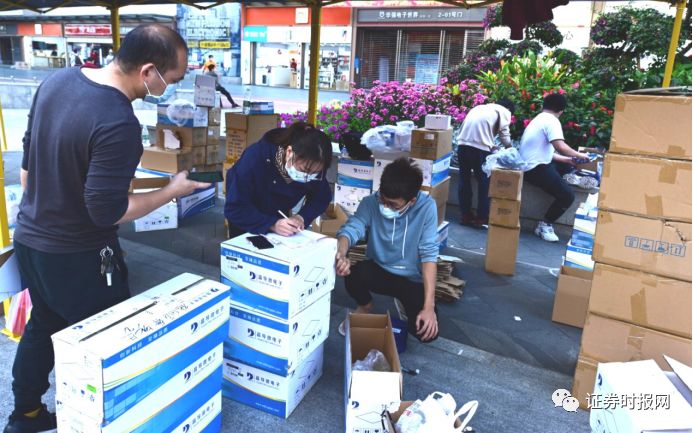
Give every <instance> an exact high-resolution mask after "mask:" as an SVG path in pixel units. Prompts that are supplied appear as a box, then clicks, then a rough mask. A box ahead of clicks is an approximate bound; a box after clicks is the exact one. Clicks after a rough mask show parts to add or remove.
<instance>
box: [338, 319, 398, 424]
mask: <svg viewBox="0 0 693 433" xmlns="http://www.w3.org/2000/svg"><path fill="white" fill-rule="evenodd" d="M345 341H346V350H345V356H346V361H345V364H344V369H345V375H344V378H345V380H344V402H345V404H346V431H348V432H354V431H378V430H380V429H381V428H382V413H383V412H384V411H386V410H387V411H389V410H396V408H398V407H399V405H400V402H401V400H402V367H401V365H400V363H399V355H398V354H397V347H396V345H395V337H394V335H393V333H392V322H391V321H390V316H389V314H349V315H348V316H347V323H346V340H345ZM371 349H377V350H379V351H381V352H382V353H383V354H384V355H385V357H386V358H387V360H388V362H389V363H390V365H391V366H392V371H389V372H379V371H352V365H353V363H354V362H355V361H356V360H359V359H363V358H365V357H366V355H367V354H368V352H369V351H370V350H371ZM359 429H360V430H359Z"/></svg>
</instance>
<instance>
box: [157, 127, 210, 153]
mask: <svg viewBox="0 0 693 433" xmlns="http://www.w3.org/2000/svg"><path fill="white" fill-rule="evenodd" d="M156 135H157V139H156V147H158V148H160V149H172V150H175V149H192V148H193V147H197V146H206V145H207V128H185V127H178V126H170V125H157V126H156Z"/></svg>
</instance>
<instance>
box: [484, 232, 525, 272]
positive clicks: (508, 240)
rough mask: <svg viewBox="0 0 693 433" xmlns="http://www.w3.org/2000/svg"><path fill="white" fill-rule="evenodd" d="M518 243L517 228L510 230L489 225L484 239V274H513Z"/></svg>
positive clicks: (518, 234)
mask: <svg viewBox="0 0 693 433" xmlns="http://www.w3.org/2000/svg"><path fill="white" fill-rule="evenodd" d="M519 243H520V229H519V228H515V229H510V228H507V227H499V226H493V225H489V226H488V237H487V239H486V261H485V268H486V272H491V273H494V274H501V275H513V274H515V261H516V260H517V247H518V245H519Z"/></svg>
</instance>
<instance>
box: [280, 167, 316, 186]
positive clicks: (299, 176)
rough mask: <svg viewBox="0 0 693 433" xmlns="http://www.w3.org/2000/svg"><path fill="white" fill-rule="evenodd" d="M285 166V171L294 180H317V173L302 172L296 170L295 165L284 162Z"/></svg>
mask: <svg viewBox="0 0 693 433" xmlns="http://www.w3.org/2000/svg"><path fill="white" fill-rule="evenodd" d="M285 168H286V173H287V174H288V175H289V177H290V178H291V180H293V181H294V182H300V183H308V182H311V181H314V180H317V178H318V173H313V174H311V173H304V172H302V171H300V170H297V169H296V167H294V166H293V165H289V164H286V166H285Z"/></svg>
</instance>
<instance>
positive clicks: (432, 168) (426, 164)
mask: <svg viewBox="0 0 693 433" xmlns="http://www.w3.org/2000/svg"><path fill="white" fill-rule="evenodd" d="M412 160H413V161H414V162H415V163H416V165H418V166H419V168H421V172H422V173H423V184H422V186H424V187H433V186H436V185H438V184H439V183H442V182H444V181H445V179H447V178H448V177H450V163H451V161H452V153H449V154H447V155H443V156H441V157H440V158H438V159H436V160H435V161H432V160H428V159H418V158H412Z"/></svg>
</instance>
